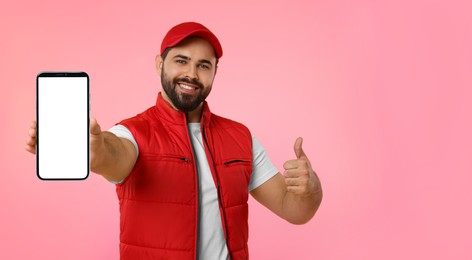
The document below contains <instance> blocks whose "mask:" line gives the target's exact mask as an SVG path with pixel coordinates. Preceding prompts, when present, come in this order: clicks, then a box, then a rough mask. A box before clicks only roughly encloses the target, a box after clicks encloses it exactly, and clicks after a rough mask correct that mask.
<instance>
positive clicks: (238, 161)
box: [223, 160, 249, 166]
mask: <svg viewBox="0 0 472 260" xmlns="http://www.w3.org/2000/svg"><path fill="white" fill-rule="evenodd" d="M245 162H249V161H245V160H231V161H227V162H224V163H223V164H224V166H229V165H231V164H233V163H245Z"/></svg>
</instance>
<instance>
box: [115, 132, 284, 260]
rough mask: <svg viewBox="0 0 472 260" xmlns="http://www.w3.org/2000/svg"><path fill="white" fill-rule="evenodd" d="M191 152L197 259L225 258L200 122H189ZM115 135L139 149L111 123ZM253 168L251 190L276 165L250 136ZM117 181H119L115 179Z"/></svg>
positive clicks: (213, 186) (128, 136)
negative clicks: (196, 191) (195, 189)
mask: <svg viewBox="0 0 472 260" xmlns="http://www.w3.org/2000/svg"><path fill="white" fill-rule="evenodd" d="M188 129H189V135H190V139H191V141H192V146H193V152H194V154H195V157H196V159H197V160H196V161H197V171H198V177H199V185H198V187H199V189H200V190H199V195H200V197H199V202H200V203H199V205H200V216H199V220H200V227H199V238H198V242H199V243H198V256H199V257H198V259H228V249H227V247H226V241H225V238H224V233H223V227H222V223H221V218H220V210H219V205H218V195H217V191H216V187H215V183H214V181H213V177H212V175H211V172H210V167H209V165H208V160H207V158H206V154H205V150H204V146H203V142H202V133H201V131H200V123H189V124H188ZM108 131H109V132H112V133H114V134H115V135H116V136H118V137H123V138H126V139H128V140H130V141H131V142H132V143H133V144H134V145H135V147H136V151H138V153H139V148H138V144H137V143H136V140H135V139H134V137H133V135H132V134H131V132H130V131H129V130H128V129H127V128H126V127H125V126H123V125H116V126H113V127H112V128H110V129H109V130H108ZM252 146H253V150H252V153H253V154H252V157H253V162H252V164H253V167H252V168H253V170H252V175H251V179H250V181H249V186H248V191H251V190H253V189H255V188H257V187H259V186H260V185H261V184H263V183H264V182H266V181H267V180H269V179H270V178H272V177H273V176H274V175H275V174H277V172H278V170H277V168H276V167H275V166H274V165H273V164H272V162H271V161H270V159H269V157H268V156H267V154H266V152H265V150H264V148H263V147H262V145H261V144H260V143H259V141H258V140H257V139H256V138H255V137H254V136H252ZM118 183H119V182H118Z"/></svg>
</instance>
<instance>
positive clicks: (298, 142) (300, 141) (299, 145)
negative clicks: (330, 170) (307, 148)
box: [293, 137, 306, 159]
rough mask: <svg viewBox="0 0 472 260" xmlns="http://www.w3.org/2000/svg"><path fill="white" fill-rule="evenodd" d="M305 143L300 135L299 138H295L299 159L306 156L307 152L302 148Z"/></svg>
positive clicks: (295, 148)
mask: <svg viewBox="0 0 472 260" xmlns="http://www.w3.org/2000/svg"><path fill="white" fill-rule="evenodd" d="M302 144H303V138H301V137H298V138H297V140H295V145H294V146H293V150H294V151H295V155H296V156H297V159H300V158H303V157H306V155H305V152H304V151H303V148H302Z"/></svg>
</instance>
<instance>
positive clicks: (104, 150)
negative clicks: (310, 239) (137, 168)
mask: <svg viewBox="0 0 472 260" xmlns="http://www.w3.org/2000/svg"><path fill="white" fill-rule="evenodd" d="M102 136H103V139H102V141H101V142H100V144H99V145H98V146H97V147H95V148H93V149H92V150H93V151H92V160H91V170H92V171H93V172H95V173H97V174H100V175H102V176H103V177H104V178H105V179H107V180H110V181H120V180H123V179H124V178H126V177H127V176H128V175H129V173H130V172H131V170H132V168H133V166H134V163H135V157H136V155H135V154H132V152H130V148H129V147H127V146H129V144H126V143H124V142H125V141H124V140H123V139H120V138H119V137H117V136H116V135H114V134H112V133H110V132H106V131H104V132H102ZM133 149H134V148H133Z"/></svg>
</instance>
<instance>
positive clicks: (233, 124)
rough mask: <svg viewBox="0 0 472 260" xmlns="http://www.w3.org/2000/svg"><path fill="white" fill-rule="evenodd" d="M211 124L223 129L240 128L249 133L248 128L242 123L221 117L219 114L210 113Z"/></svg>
mask: <svg viewBox="0 0 472 260" xmlns="http://www.w3.org/2000/svg"><path fill="white" fill-rule="evenodd" d="M211 124H212V125H213V126H214V127H221V128H223V129H228V128H234V129H240V130H241V131H245V132H248V133H249V134H250V131H249V128H248V127H247V126H245V125H244V124H243V123H240V122H237V121H234V120H231V119H228V118H226V117H222V116H219V115H215V114H211Z"/></svg>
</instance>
